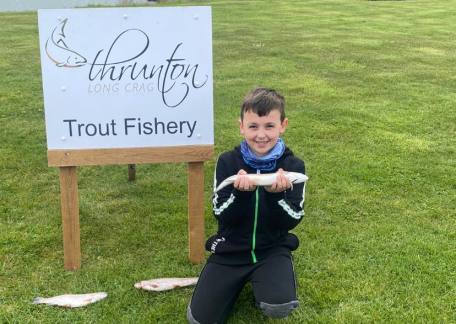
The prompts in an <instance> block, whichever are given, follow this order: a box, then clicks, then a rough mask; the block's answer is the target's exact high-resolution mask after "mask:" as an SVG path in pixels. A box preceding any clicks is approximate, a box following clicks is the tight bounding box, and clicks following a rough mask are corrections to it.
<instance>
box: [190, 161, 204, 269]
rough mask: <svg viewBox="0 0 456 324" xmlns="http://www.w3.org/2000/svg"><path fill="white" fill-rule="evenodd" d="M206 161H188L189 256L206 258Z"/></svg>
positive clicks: (191, 257)
mask: <svg viewBox="0 0 456 324" xmlns="http://www.w3.org/2000/svg"><path fill="white" fill-rule="evenodd" d="M203 167H204V163H203V162H190V163H188V246H189V252H188V258H189V259H190V262H192V263H201V262H203V260H204V168H203Z"/></svg>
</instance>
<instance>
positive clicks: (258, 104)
mask: <svg viewBox="0 0 456 324" xmlns="http://www.w3.org/2000/svg"><path fill="white" fill-rule="evenodd" d="M274 109H277V110H279V112H280V121H284V119H285V98H284V97H283V96H282V95H281V94H280V93H278V92H277V91H275V90H274V89H268V88H261V87H257V88H255V89H253V90H252V91H250V92H249V93H248V94H247V95H246V96H245V98H244V101H243V102H242V105H241V120H243V119H244V113H246V112H248V111H252V112H254V113H255V114H257V115H258V116H260V117H262V116H267V115H269V113H270V112H271V111H272V110H274Z"/></svg>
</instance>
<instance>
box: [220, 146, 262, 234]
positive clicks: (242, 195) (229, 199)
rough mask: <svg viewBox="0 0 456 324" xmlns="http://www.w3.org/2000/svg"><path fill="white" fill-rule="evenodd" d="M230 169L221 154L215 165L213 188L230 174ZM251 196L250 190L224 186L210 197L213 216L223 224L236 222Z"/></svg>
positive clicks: (243, 212)
mask: <svg viewBox="0 0 456 324" xmlns="http://www.w3.org/2000/svg"><path fill="white" fill-rule="evenodd" d="M232 171H233V168H232V167H229V162H228V161H226V159H225V158H224V156H223V155H222V156H221V157H220V158H219V159H218V161H217V165H216V167H215V174H214V188H217V186H218V185H219V184H220V183H221V182H222V181H223V180H225V179H226V178H228V177H230V176H232V175H233V174H231V173H232ZM234 174H236V172H235V173H234ZM253 197H254V195H253V193H252V192H251V191H240V190H237V189H235V188H234V187H233V185H229V186H226V187H225V188H223V189H221V190H219V191H218V192H216V193H214V196H213V199H212V210H213V212H214V216H215V217H216V218H217V219H218V220H219V221H220V222H223V223H225V224H231V225H233V224H236V223H237V222H238V221H239V220H240V219H241V217H242V215H245V210H246V209H247V208H248V206H249V202H250V200H251V199H252V198H253Z"/></svg>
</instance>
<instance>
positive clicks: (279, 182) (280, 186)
mask: <svg viewBox="0 0 456 324" xmlns="http://www.w3.org/2000/svg"><path fill="white" fill-rule="evenodd" d="M276 174H277V179H276V181H275V182H274V183H273V184H272V185H270V186H268V187H264V190H266V191H267V192H273V193H277V192H282V191H285V190H288V189H290V188H291V182H290V180H288V179H287V177H285V174H284V173H283V169H279V170H277V173H276Z"/></svg>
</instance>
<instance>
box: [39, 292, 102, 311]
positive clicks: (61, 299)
mask: <svg viewBox="0 0 456 324" xmlns="http://www.w3.org/2000/svg"><path fill="white" fill-rule="evenodd" d="M107 296H108V294H107V293H105V292H97V293H91V294H80V295H60V296H55V297H50V298H43V297H36V298H35V299H34V300H33V303H34V304H48V305H54V306H62V307H69V308H76V307H83V306H86V305H88V304H92V303H95V302H97V301H99V300H102V299H104V298H106V297H107Z"/></svg>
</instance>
